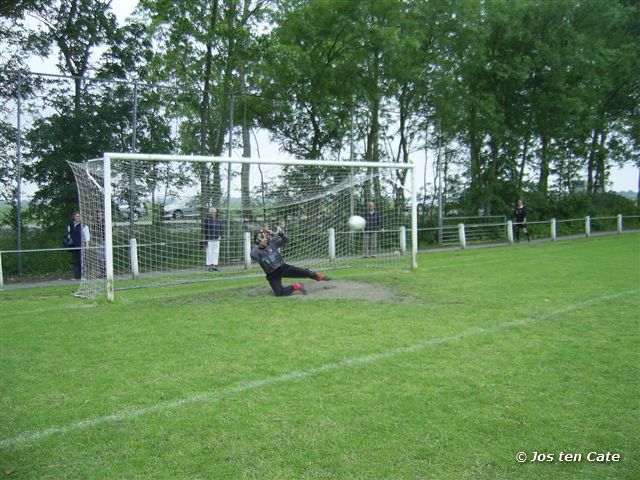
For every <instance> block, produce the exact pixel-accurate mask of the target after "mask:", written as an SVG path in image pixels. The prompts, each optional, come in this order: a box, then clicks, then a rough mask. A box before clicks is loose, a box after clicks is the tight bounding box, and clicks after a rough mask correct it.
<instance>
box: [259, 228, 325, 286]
mask: <svg viewBox="0 0 640 480" xmlns="http://www.w3.org/2000/svg"><path fill="white" fill-rule="evenodd" d="M288 241H289V237H288V236H287V232H286V229H285V225H284V222H280V225H279V226H278V229H277V231H276V234H275V235H274V234H273V232H272V231H270V230H265V228H263V229H262V230H260V231H259V232H258V233H256V234H255V236H254V243H255V245H254V246H253V248H252V249H251V258H253V259H254V260H255V261H256V262H258V263H259V264H260V266H261V267H262V270H264V273H265V274H266V277H267V281H268V282H269V285H270V286H271V289H272V290H273V293H274V294H275V295H276V297H286V296H287V295H291V294H292V293H293V292H301V293H303V294H305V293H307V291H306V289H305V287H304V284H303V283H294V284H293V285H288V286H286V287H285V286H283V285H282V279H283V278H285V277H286V278H311V279H313V280H315V281H317V282H327V281H329V280H331V278H329V277H327V276H326V275H321V274H319V273H316V272H313V271H311V270H307V269H305V268H299V267H296V266H293V265H289V264H288V263H286V262H285V261H284V258H283V257H282V255H281V254H280V251H279V249H280V247H282V246H283V245H286V244H287V242H288Z"/></svg>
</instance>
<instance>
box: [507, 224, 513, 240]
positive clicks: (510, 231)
mask: <svg viewBox="0 0 640 480" xmlns="http://www.w3.org/2000/svg"><path fill="white" fill-rule="evenodd" d="M507 240H509V243H511V244H513V222H512V221H511V220H507Z"/></svg>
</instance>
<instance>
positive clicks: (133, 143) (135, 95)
mask: <svg viewBox="0 0 640 480" xmlns="http://www.w3.org/2000/svg"><path fill="white" fill-rule="evenodd" d="M131 126H132V130H133V131H132V132H131V151H132V152H133V153H135V152H136V151H137V150H138V80H135V81H134V82H133V112H132V118H131ZM134 164H135V162H131V164H130V166H129V232H130V234H129V238H134V237H135V232H134V228H135V221H134V219H133V216H134V213H133V211H134V210H135V206H134V198H135V196H134V190H135V188H136V182H135V178H134V177H135V173H136V172H135V168H134ZM105 187H106V185H105Z"/></svg>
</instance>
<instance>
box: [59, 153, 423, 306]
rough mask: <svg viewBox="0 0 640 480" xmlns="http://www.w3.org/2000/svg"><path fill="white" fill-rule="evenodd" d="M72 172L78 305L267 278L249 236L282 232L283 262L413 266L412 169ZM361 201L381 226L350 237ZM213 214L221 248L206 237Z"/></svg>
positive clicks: (124, 159) (265, 164)
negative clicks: (121, 294)
mask: <svg viewBox="0 0 640 480" xmlns="http://www.w3.org/2000/svg"><path fill="white" fill-rule="evenodd" d="M71 167H72V169H73V172H74V175H75V178H76V183H77V186H78V192H79V199H80V210H81V212H82V214H83V218H84V221H85V223H86V224H87V226H88V227H89V229H90V232H91V242H90V243H88V244H87V245H85V246H84V248H83V252H82V258H83V267H82V270H83V279H82V281H81V286H80V290H79V292H78V294H79V295H82V296H95V295H97V294H103V293H106V295H107V298H108V299H109V300H113V299H114V294H115V290H116V289H124V288H139V287H144V286H152V285H166V284H176V283H186V282H199V281H211V280H222V279H229V278H242V277H247V276H258V275H263V273H262V271H261V270H260V269H259V267H258V266H257V264H256V263H255V262H251V259H250V258H248V255H249V252H250V249H251V247H252V243H253V235H254V234H255V232H257V231H258V230H259V229H261V228H263V225H264V224H267V225H268V228H270V229H272V230H276V227H277V226H278V224H279V223H281V222H283V223H284V224H285V228H286V229H287V235H288V236H289V238H290V242H289V243H288V244H287V245H285V246H284V247H283V249H282V253H283V256H284V257H285V260H286V261H287V262H288V263H292V264H295V265H299V266H302V267H305V268H309V269H311V270H323V271H324V270H331V269H337V268H349V267H365V268H366V267H371V268H383V267H388V268H410V269H415V268H417V259H416V255H417V242H418V234H417V202H416V192H417V178H416V175H415V173H414V165H413V164H403V163H389V162H354V161H326V160H298V159H254V158H236V157H216V156H205V155H167V154H141V153H105V154H104V156H103V157H102V158H101V159H94V160H89V161H88V162H85V163H71ZM368 202H373V203H374V205H375V208H376V211H378V212H379V213H380V215H381V217H382V223H381V224H380V225H376V226H374V227H372V228H373V230H372V231H371V232H354V231H352V230H350V229H349V227H348V225H347V219H348V218H349V217H350V216H351V215H354V214H355V215H365V211H366V205H367V203H368ZM212 208H215V209H217V215H214V216H215V217H216V219H217V224H218V227H217V232H218V233H219V234H220V236H219V238H218V239H212V238H209V237H205V235H208V233H207V231H205V230H206V229H205V228H204V221H205V219H206V218H208V217H209V216H210V215H212V214H210V209H212ZM365 233H366V234H365ZM211 242H213V244H215V248H213V250H214V251H215V252H216V253H215V254H211V252H212V251H213V250H209V253H207V250H208V249H209V248H210V247H211ZM365 242H366V244H365ZM367 248H368V249H367ZM211 255H213V256H211ZM212 262H216V263H215V264H213V263H212Z"/></svg>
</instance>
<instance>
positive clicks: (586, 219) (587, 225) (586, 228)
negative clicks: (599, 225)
mask: <svg viewBox="0 0 640 480" xmlns="http://www.w3.org/2000/svg"><path fill="white" fill-rule="evenodd" d="M584 234H585V236H587V237H590V236H591V217H590V216H589V215H587V216H586V217H584Z"/></svg>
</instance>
